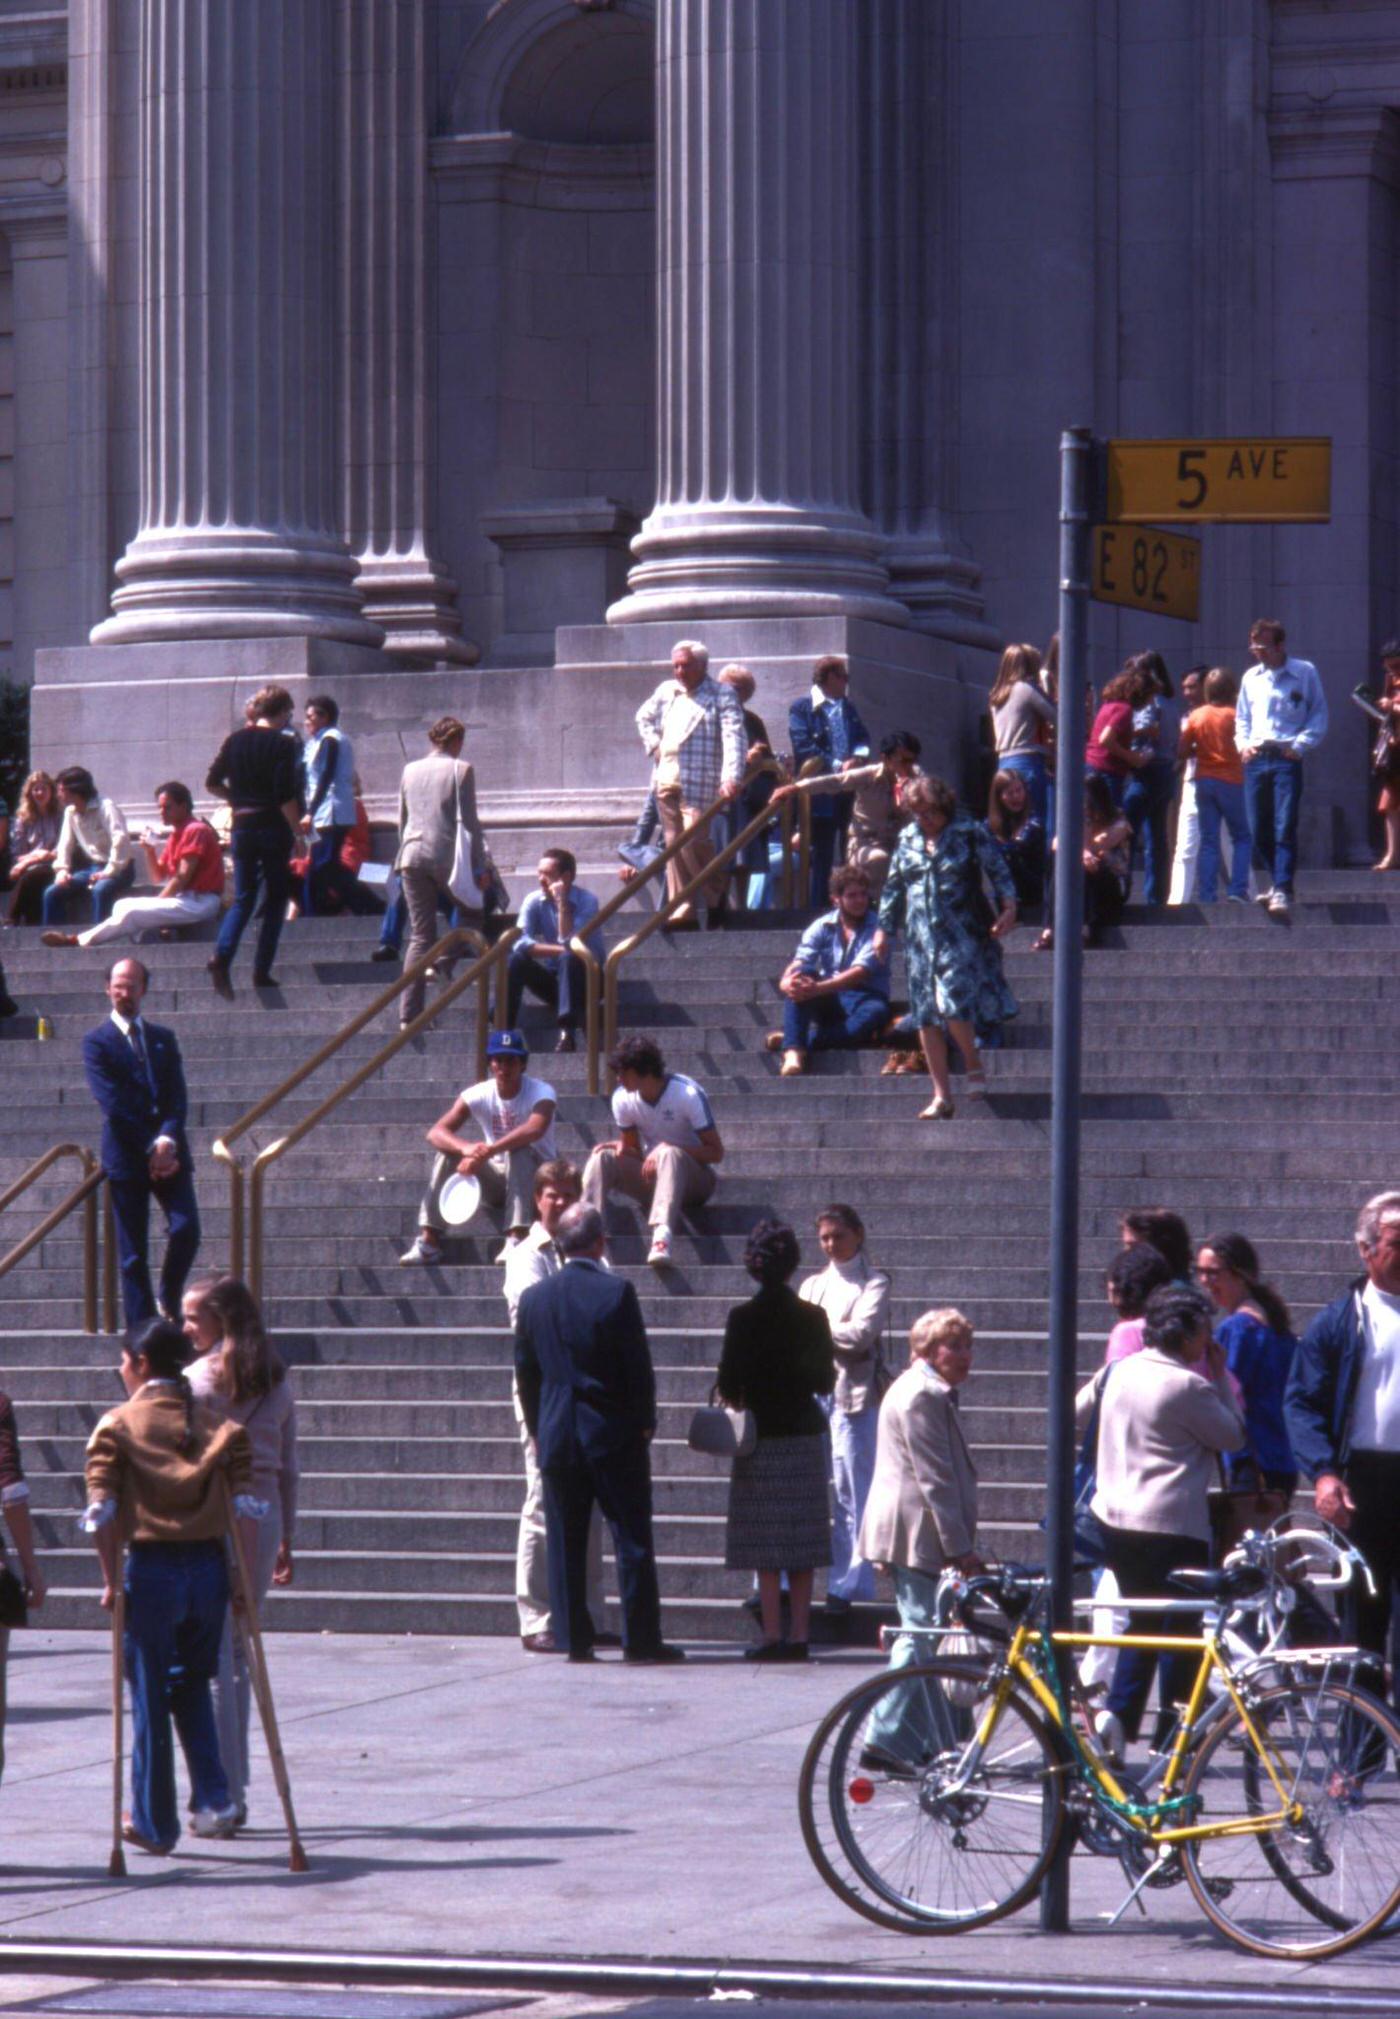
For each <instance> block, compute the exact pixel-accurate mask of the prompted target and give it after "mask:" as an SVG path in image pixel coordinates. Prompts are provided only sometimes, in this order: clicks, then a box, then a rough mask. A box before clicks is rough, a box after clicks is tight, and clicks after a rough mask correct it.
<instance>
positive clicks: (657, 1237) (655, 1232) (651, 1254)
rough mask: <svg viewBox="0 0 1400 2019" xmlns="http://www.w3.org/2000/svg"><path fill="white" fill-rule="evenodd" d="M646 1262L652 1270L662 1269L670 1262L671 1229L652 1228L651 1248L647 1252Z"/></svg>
mask: <svg viewBox="0 0 1400 2019" xmlns="http://www.w3.org/2000/svg"><path fill="white" fill-rule="evenodd" d="M647 1260H648V1262H650V1264H651V1266H652V1268H653V1269H664V1268H665V1267H666V1266H667V1264H668V1263H669V1262H670V1260H671V1229H670V1228H669V1227H653V1228H652V1230H651V1247H650V1248H649V1250H648V1251H647Z"/></svg>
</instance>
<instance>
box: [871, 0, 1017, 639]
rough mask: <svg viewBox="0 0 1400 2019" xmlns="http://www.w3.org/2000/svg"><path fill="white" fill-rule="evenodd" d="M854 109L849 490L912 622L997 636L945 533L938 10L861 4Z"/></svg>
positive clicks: (949, 186)
mask: <svg viewBox="0 0 1400 2019" xmlns="http://www.w3.org/2000/svg"><path fill="white" fill-rule="evenodd" d="M862 13H863V22H864V31H865V32H864V35H863V38H862V45H861V58H862V81H863V89H862V92H861V101H862V103H861V112H862V116H863V119H864V121H865V128H864V144H863V146H862V149H861V165H862V170H863V175H864V189H863V195H862V209H863V215H864V218H865V238H866V247H867V255H866V256H867V270H866V276H865V284H864V286H863V287H862V290H861V309H862V315H863V323H864V343H863V364H862V372H861V379H862V385H863V389H864V396H865V407H866V425H865V430H864V437H863V443H862V451H863V462H864V475H863V483H862V496H863V500H864V503H865V506H866V509H867V511H868V512H869V514H870V517H871V519H872V521H873V522H874V524H875V526H876V529H877V530H878V531H879V532H880V533H882V534H883V535H884V536H885V538H884V560H885V564H886V566H887V567H888V569H889V575H890V589H891V592H892V593H893V594H894V595H895V596H897V597H898V598H899V600H900V601H901V602H902V603H903V604H905V605H906V607H907V608H908V610H909V612H910V616H911V618H912V621H913V622H914V623H915V624H916V625H917V626H918V627H919V629H920V630H926V631H929V632H932V633H933V634H935V635H936V636H939V637H944V638H954V639H957V640H959V641H960V642H963V643H966V644H973V645H980V646H988V645H993V644H997V643H999V642H1000V640H999V637H998V635H997V633H996V632H995V631H994V630H993V629H992V627H991V626H990V625H988V624H987V623H985V622H984V621H983V603H982V598H981V596H980V595H979V593H978V586H977V585H978V583H979V582H980V580H981V570H980V569H979V568H978V566H977V564H976V562H975V561H974V560H973V559H972V557H971V555H970V554H969V553H968V552H967V550H966V548H965V546H964V545H963V543H962V541H961V539H960V538H959V536H958V534H957V532H956V530H955V523H956V522H955V515H954V506H955V500H956V493H957V474H958V473H957V450H958V374H959V357H958V282H959V263H960V262H959V252H960V247H959V240H958V233H957V230H956V202H957V189H956V182H955V174H954V165H955V150H954V146H953V141H952V136H953V135H954V134H955V132H956V90H955V85H956V77H955V74H954V65H955V52H954V51H953V50H952V48H951V47H950V35H951V31H950V28H949V23H948V19H947V14H946V11H945V10H944V9H942V8H937V9H933V8H930V7H928V6H927V4H926V0H865V4H864V7H863V10H862Z"/></svg>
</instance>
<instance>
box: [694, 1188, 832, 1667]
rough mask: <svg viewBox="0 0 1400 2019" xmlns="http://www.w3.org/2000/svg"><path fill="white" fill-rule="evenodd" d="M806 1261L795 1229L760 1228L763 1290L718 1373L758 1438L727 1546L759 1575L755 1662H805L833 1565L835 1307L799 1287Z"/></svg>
mask: <svg viewBox="0 0 1400 2019" xmlns="http://www.w3.org/2000/svg"><path fill="white" fill-rule="evenodd" d="M800 1260H801V1254H800V1252H799V1250H798V1246H797V1236H796V1235H795V1234H794V1233H793V1231H792V1228H791V1227H789V1226H786V1225H784V1223H783V1222H782V1221H781V1220H760V1221H759V1223H758V1225H757V1226H756V1227H755V1228H754V1230H753V1232H752V1233H751V1234H750V1236H749V1242H748V1247H747V1249H746V1251H745V1254H744V1267H745V1268H746V1269H747V1270H748V1272H749V1274H750V1275H751V1276H752V1277H753V1279H754V1281H755V1282H756V1283H757V1284H758V1286H759V1288H758V1292H757V1294H756V1295H755V1296H753V1297H751V1298H750V1299H749V1301H748V1302H747V1304H736V1305H735V1307H734V1309H733V1310H732V1311H731V1312H730V1313H729V1317H728V1320H727V1322H726V1324H725V1328H724V1350H723V1352H722V1353H721V1355H720V1363H719V1372H718V1374H717V1375H716V1377H715V1386H716V1388H717V1389H718V1391H719V1395H720V1399H721V1401H723V1402H725V1403H726V1404H727V1405H728V1406H729V1407H730V1408H731V1409H748V1410H751V1411H752V1413H753V1417H754V1422H755V1425H756V1426H757V1430H758V1441H757V1443H756V1444H755V1445H754V1448H753V1450H752V1451H751V1452H749V1454H748V1455H747V1457H742V1458H736V1459H735V1461H734V1471H733V1475H732V1477H731V1479H730V1482H729V1513H728V1519H727V1523H726V1529H725V1546H724V1561H725V1564H726V1565H727V1567H728V1568H729V1569H730V1570H755V1571H757V1572H758V1600H759V1616H760V1619H761V1622H762V1627H763V1638H762V1640H760V1641H758V1642H756V1643H755V1644H754V1646H753V1647H751V1648H748V1649H747V1650H746V1651H745V1652H746V1658H747V1659H748V1660H750V1661H806V1659H807V1634H808V1625H809V1621H810V1619H811V1612H812V1577H813V1573H814V1571H815V1570H816V1569H817V1566H818V1565H819V1564H821V1565H825V1564H829V1563H830V1562H831V1516H830V1511H829V1508H828V1505H827V1457H826V1439H827V1420H826V1415H825V1413H824V1411H823V1409H822V1406H821V1404H820V1403H819V1402H818V1400H817V1397H818V1396H819V1395H830V1394H831V1392H832V1390H833V1388H834V1387H835V1385H836V1362H835V1356H834V1355H833V1353H832V1350H831V1326H830V1324H829V1323H828V1321H827V1315H826V1313H825V1311H823V1310H821V1309H820V1308H819V1307H818V1306H817V1305H815V1304H805V1303H803V1301H802V1299H801V1298H800V1297H799V1296H798V1295H797V1293H796V1291H795V1290H793V1289H791V1288H790V1287H789V1281H788V1279H789V1278H790V1277H791V1275H792V1273H793V1271H794V1270H795V1269H796V1267H797V1265H798V1262H799V1261H800ZM784 1571H786V1572H787V1580H788V1590H789V1592H790V1594H791V1601H792V1621H791V1626H792V1634H791V1638H790V1639H788V1640H784V1638H783V1632H782V1576H783V1572H784Z"/></svg>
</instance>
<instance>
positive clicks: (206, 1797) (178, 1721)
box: [83, 1319, 304, 1873]
mask: <svg viewBox="0 0 1400 2019" xmlns="http://www.w3.org/2000/svg"><path fill="white" fill-rule="evenodd" d="M189 1358H190V1347H189V1343H188V1341H187V1340H186V1339H185V1336H184V1334H183V1332H181V1331H180V1329H179V1327H178V1326H175V1325H171V1324H168V1323H166V1322H165V1321H164V1320H162V1319H153V1320H151V1321H150V1322H149V1323H148V1324H146V1325H143V1326H141V1327H140V1328H139V1329H138V1330H137V1332H136V1333H135V1334H134V1336H133V1337H132V1339H131V1340H130V1342H129V1344H126V1345H124V1347H123V1350H122V1360H121V1369H120V1372H121V1378H122V1385H123V1386H124V1387H125V1389H126V1392H127V1400H126V1402H124V1403H123V1404H122V1405H121V1407H120V1408H118V1409H114V1410H112V1411H111V1412H110V1413H109V1414H108V1415H106V1416H104V1417H103V1419H102V1421H101V1422H100V1423H99V1424H98V1426H97V1428H96V1429H95V1430H94V1432H93V1434H92V1437H91V1439H90V1441H89V1443H88V1450H87V1465H86V1481H87V1503H88V1505H87V1513H86V1514H85V1516H84V1519H83V1526H84V1528H85V1529H87V1530H88V1532H89V1533H91V1534H92V1536H93V1538H94V1541H95V1543H96V1547H97V1551H98V1555H99V1558H100V1560H101V1563H102V1570H103V1578H104V1590H103V1594H102V1603H103V1604H104V1606H108V1607H110V1608H111V1609H112V1612H113V1637H114V1650H113V1653H114V1660H113V1711H114V1717H113V1726H114V1735H115V1741H116V1743H115V1747H114V1751H115V1755H116V1757H115V1762H114V1770H113V1849H112V1864H111V1869H112V1871H113V1872H114V1873H120V1872H121V1871H123V1870H124V1869H125V1864H124V1859H123V1854H122V1844H123V1843H124V1842H125V1843H128V1844H134V1845H136V1846H137V1847H138V1848H139V1849H141V1850H144V1851H148V1852H150V1853H152V1854H153V1855H154V1856H165V1855H167V1854H168V1853H169V1852H171V1851H172V1850H174V1848H175V1845H176V1843H177V1842H178V1840H179V1835H180V1816H179V1810H178V1806H177V1802H176V1795H175V1762H174V1746H173V1742H172V1734H171V1721H172V1719H173V1721H174V1725H175V1729H176V1731H177V1732H178V1733H179V1737H180V1743H181V1746H182V1747H183V1749H184V1753H185V1758H186V1761H187V1763H188V1766H189V1772H190V1785H191V1791H192V1795H193V1816H192V1819H191V1827H192V1829H193V1830H194V1833H195V1835H196V1836H201V1837H229V1836H232V1835H233V1831H234V1827H235V1821H236V1811H235V1808H234V1805H233V1803H232V1802H231V1801H230V1800H229V1790H228V1782H227V1779H226V1777H225V1774H224V1769H223V1765H222V1762H221V1761H220V1758H219V1748H218V1739H217V1735H216V1731H215V1725H214V1712H213V1705H212V1702H211V1699H210V1690H209V1684H210V1679H211V1677H212V1676H213V1674H214V1672H215V1669H216V1666H217V1663H218V1652H219V1639H220V1635H221V1634H222V1631H223V1624H224V1617H225V1613H226V1611H227V1607H228V1604H229V1575H228V1561H227V1557H226V1555H225V1550H224V1537H225V1535H226V1533H227V1531H228V1530H229V1528H230V1527H232V1530H233V1543H234V1554H235V1560H236V1562H237V1564H238V1566H239V1575H240V1578H241V1579H242V1589H243V1590H244V1591H246V1590H247V1589H248V1584H247V1578H246V1570H245V1566H246V1564H247V1562H248V1560H249V1557H250V1554H251V1551H250V1547H249V1545H250V1542H251V1539H252V1537H253V1536H254V1535H255V1534H256V1527H257V1522H258V1520H259V1518H260V1517H261V1514H262V1511H263V1508H262V1503H261V1502H259V1501H257V1500H255V1499H254V1498H252V1496H251V1494H250V1493H249V1491H248V1489H249V1487H250V1485H251V1482H252V1451H251V1447H250V1444H249V1441H248V1436H247V1432H246V1431H245V1430H243V1429H242V1427H241V1426H240V1425H238V1424H235V1423H224V1424H219V1423H216V1421H215V1419H214V1417H213V1415H212V1414H211V1413H210V1412H209V1411H208V1410H206V1409H204V1408H202V1407H201V1406H200V1405H199V1404H197V1403H196V1402H195V1399H194V1397H193V1395H192V1394H191V1391H190V1386H189V1383H188V1381H187V1380H186V1378H185V1368H186V1365H187V1364H188V1361H189ZM123 1541H126V1542H129V1544H130V1547H129V1551H128V1555H127V1562H126V1568H125V1576H124V1577H123V1576H122V1575H121V1568H122V1567H121V1562H120V1555H121V1545H122V1542H123ZM251 1642H252V1646H253V1649H254V1651H255V1655H256V1673H257V1676H258V1678H259V1684H258V1702H259V1707H260V1708H261V1709H262V1710H263V1714H264V1721H265V1723H266V1724H267V1725H268V1731H269V1747H270V1749H271V1750H273V1751H274V1772H275V1773H276V1775H277V1781H278V1789H279V1792H282V1791H283V1789H284V1787H285V1782H286V1769H285V1764H284V1763H282V1761H281V1748H280V1746H276V1747H275V1748H274V1746H273V1738H274V1734H275V1730H276V1726H275V1719H273V1718H272V1716H271V1698H270V1694H269V1693H268V1691H267V1687H266V1684H267V1678H266V1669H265V1666H264V1664H263V1662H262V1659H261V1641H260V1640H259V1639H258V1637H257V1633H256V1625H255V1624H254V1626H253V1627H252V1629H251ZM118 1650H120V1660H119V1659H118ZM123 1666H124V1668H125V1671H126V1675H127V1678H128V1680H129V1682H130V1685H131V1700H132V1726H133V1741H132V1760H131V1766H132V1806H131V1815H130V1817H129V1818H126V1817H123V1815H122V1813H121V1669H122V1667H123ZM284 1806H285V1807H286V1809H287V1811H288V1818H289V1826H291V1818H290V1800H289V1798H288V1799H286V1800H285V1801H284ZM299 1853H300V1844H299V1843H298V1842H297V1840H296V1836H295V1829H294V1827H293V1860H292V1863H293V1869H295V1870H300V1869H303V1868H304V1855H303V1856H302V1857H301V1859H300V1862H299V1860H298V1854H299Z"/></svg>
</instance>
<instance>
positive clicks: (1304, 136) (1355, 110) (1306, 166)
mask: <svg viewBox="0 0 1400 2019" xmlns="http://www.w3.org/2000/svg"><path fill="white" fill-rule="evenodd" d="M1268 133H1269V153H1270V156H1271V157H1272V160H1273V171H1274V180H1275V181H1276V182H1316V181H1320V180H1323V179H1327V178H1331V177H1339V176H1340V177H1353V178H1354V177H1357V176H1362V177H1366V178H1368V179H1371V180H1374V181H1376V182H1383V183H1385V184H1387V185H1388V186H1389V187H1392V188H1394V187H1400V115H1397V114H1396V113H1394V112H1392V111H1391V110H1390V109H1389V108H1388V107H1387V106H1382V105H1365V106H1362V105H1343V106H1336V107H1332V108H1328V109H1326V110H1324V109H1322V108H1320V107H1319V108H1316V109H1314V110H1310V111H1302V110H1297V111H1287V112H1284V111H1276V112H1271V113H1270V114H1269V118H1268Z"/></svg>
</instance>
